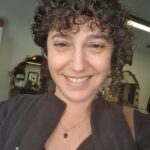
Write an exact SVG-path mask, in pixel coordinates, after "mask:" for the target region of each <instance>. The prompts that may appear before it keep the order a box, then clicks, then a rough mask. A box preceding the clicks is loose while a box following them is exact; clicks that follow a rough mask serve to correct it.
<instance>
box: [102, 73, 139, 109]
mask: <svg viewBox="0 0 150 150" xmlns="http://www.w3.org/2000/svg"><path fill="white" fill-rule="evenodd" d="M110 83H111V75H109V76H108V77H107V79H106V82H105V85H104V89H103V92H102V93H103V95H104V97H105V98H106V99H107V100H108V101H110V102H117V103H119V104H121V105H128V106H132V107H138V99H139V91H140V87H139V83H138V80H137V79H136V77H135V75H134V74H133V73H132V72H131V71H129V70H126V71H123V80H122V81H121V84H120V85H119V87H117V88H116V87H113V86H112V87H110V86H109V85H110Z"/></svg>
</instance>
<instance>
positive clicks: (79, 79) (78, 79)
mask: <svg viewBox="0 0 150 150" xmlns="http://www.w3.org/2000/svg"><path fill="white" fill-rule="evenodd" d="M91 77H92V76H91V75H90V76H84V77H73V76H65V78H66V79H67V80H68V81H70V82H71V83H73V84H83V83H85V82H86V81H87V80H88V79H90V78H91Z"/></svg>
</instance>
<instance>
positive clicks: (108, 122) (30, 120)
mask: <svg viewBox="0 0 150 150" xmlns="http://www.w3.org/2000/svg"><path fill="white" fill-rule="evenodd" d="M65 108H66V104H65V103H64V102H62V101H61V100H60V99H59V98H57V97H56V96H55V95H53V94H52V93H45V94H42V95H36V96H35V95H34V96H33V95H20V96H17V97H14V98H11V99H9V100H8V101H5V102H1V103H0V149H1V150H14V149H15V147H19V150H43V149H44V144H45V142H46V140H47V139H48V137H49V136H50V135H51V133H52V132H53V130H54V129H55V127H56V126H57V124H58V123H59V120H60V118H61V116H62V114H63V112H64V110H65ZM90 119H91V128H92V134H91V135H90V136H89V137H88V138H87V139H86V140H85V141H83V142H82V143H81V145H80V146H79V148H78V150H150V116H149V115H144V114H142V113H140V112H138V111H134V124H135V137H136V142H134V140H133V138H132V135H131V132H130V129H129V127H128V124H127V122H126V119H125V117H124V115H123V113H122V108H121V107H120V106H118V105H116V104H110V103H108V102H106V101H105V100H104V99H103V97H102V96H101V97H99V98H98V99H96V100H95V101H94V102H93V106H92V114H91V118H90Z"/></svg>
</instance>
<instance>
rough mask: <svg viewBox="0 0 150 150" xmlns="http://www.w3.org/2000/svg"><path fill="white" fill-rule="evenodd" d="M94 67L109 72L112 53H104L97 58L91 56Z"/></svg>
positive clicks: (98, 70) (99, 70)
mask: <svg viewBox="0 0 150 150" xmlns="http://www.w3.org/2000/svg"><path fill="white" fill-rule="evenodd" d="M90 60H94V61H91V63H92V64H93V67H94V68H95V69H96V70H97V72H100V73H102V72H103V73H106V74H107V73H108V72H109V70H110V67H111V54H109V53H108V54H103V55H100V56H97V57H95V58H91V59H90Z"/></svg>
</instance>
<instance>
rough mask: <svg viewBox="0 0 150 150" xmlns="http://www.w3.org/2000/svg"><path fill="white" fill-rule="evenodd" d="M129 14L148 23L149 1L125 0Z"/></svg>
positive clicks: (149, 18) (149, 13)
mask: <svg viewBox="0 0 150 150" xmlns="http://www.w3.org/2000/svg"><path fill="white" fill-rule="evenodd" d="M126 3H127V6H128V9H129V10H130V12H131V14H132V15H134V16H137V17H139V18H142V19H144V20H147V21H149V22H150V0H126Z"/></svg>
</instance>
